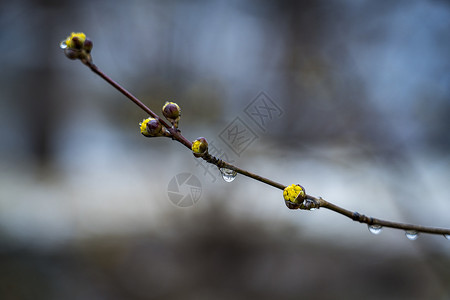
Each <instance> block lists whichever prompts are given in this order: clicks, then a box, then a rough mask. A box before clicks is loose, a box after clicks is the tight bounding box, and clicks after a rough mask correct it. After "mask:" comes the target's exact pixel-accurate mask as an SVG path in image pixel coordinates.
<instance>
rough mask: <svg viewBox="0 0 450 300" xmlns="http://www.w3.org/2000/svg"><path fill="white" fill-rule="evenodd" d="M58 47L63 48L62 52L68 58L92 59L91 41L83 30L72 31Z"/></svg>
mask: <svg viewBox="0 0 450 300" xmlns="http://www.w3.org/2000/svg"><path fill="white" fill-rule="evenodd" d="M60 47H61V48H62V49H64V54H65V55H66V56H67V57H68V58H70V59H81V60H87V61H91V60H92V58H91V54H90V53H91V50H92V47H93V43H92V41H91V40H90V39H88V38H87V37H86V35H85V34H84V33H83V32H77V33H75V32H72V34H71V35H70V36H68V37H67V38H66V39H65V40H64V41H62V42H61V43H60Z"/></svg>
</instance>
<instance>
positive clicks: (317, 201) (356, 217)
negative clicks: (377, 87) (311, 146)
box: [82, 60, 450, 237]
mask: <svg viewBox="0 0 450 300" xmlns="http://www.w3.org/2000/svg"><path fill="white" fill-rule="evenodd" d="M82 62H83V63H84V64H85V65H86V66H88V67H89V68H90V69H91V70H92V71H93V72H94V73H96V74H97V75H99V76H100V77H101V78H103V79H104V80H106V82H108V83H109V84H111V85H112V86H113V87H114V88H116V89H117V90H118V91H119V92H121V93H122V94H124V95H125V96H126V97H127V98H128V99H130V100H131V101H133V102H134V103H135V104H136V105H138V106H139V107H140V108H141V109H142V110H144V111H145V112H146V113H148V114H149V115H150V116H152V117H153V118H155V119H157V120H159V122H160V123H161V124H162V125H163V126H164V127H166V128H167V130H168V131H169V132H170V133H171V136H172V139H174V140H176V141H178V142H180V143H181V144H183V145H184V146H186V147H187V148H189V149H191V148H192V142H190V141H189V140H188V139H186V138H185V137H184V136H183V135H182V134H181V132H180V131H179V130H177V129H175V128H173V127H172V126H170V125H168V124H167V123H166V122H165V121H164V120H163V119H161V118H160V117H159V116H158V115H157V114H155V113H154V112H153V111H152V110H151V109H149V108H148V107H147V106H146V105H145V104H144V103H142V102H141V101H140V100H139V99H137V98H136V97H135V96H133V95H132V94H131V93H130V92H128V91H127V90H126V89H124V88H123V87H122V86H121V85H119V84H118V83H117V82H115V81H114V80H112V79H111V78H110V77H109V76H107V75H106V74H105V73H103V72H102V71H101V70H100V69H99V68H98V67H97V66H96V65H94V64H93V63H92V61H90V60H82ZM202 158H203V159H204V160H205V161H207V162H208V163H211V164H214V165H216V166H217V167H218V168H219V169H220V168H227V169H230V170H234V171H236V172H237V173H239V174H242V175H244V176H247V177H250V178H252V179H255V180H258V181H260V182H263V183H265V184H268V185H271V186H273V187H276V188H278V189H280V190H284V189H285V188H286V186H285V185H283V184H281V183H278V182H275V181H273V180H270V179H268V178H265V177H262V176H259V175H257V174H254V173H251V172H249V171H246V170H244V169H241V168H238V167H237V166H234V165H232V164H230V163H227V162H224V161H223V160H221V159H218V158H216V157H214V156H212V155H210V154H209V153H206V155H204V156H203V157H202ZM306 199H309V200H311V201H313V203H314V204H313V206H312V208H319V207H323V208H326V209H329V210H332V211H334V212H336V213H338V214H341V215H344V216H346V217H348V218H350V219H352V220H353V221H357V222H360V223H365V224H367V225H369V226H374V225H378V226H382V227H390V228H396V229H402V230H405V231H408V232H409V231H411V232H412V233H415V232H423V233H430V234H441V235H445V236H446V237H447V236H448V235H450V229H446V228H435V227H426V226H420V225H413V224H405V223H398V222H392V221H385V220H381V219H376V218H372V217H367V216H365V215H362V214H359V213H357V212H352V211H349V210H347V209H344V208H342V207H339V206H337V205H335V204H333V203H331V202H328V201H325V200H324V199H322V198H316V197H314V196H310V195H306ZM302 209H307V208H302ZM308 209H309V208H308Z"/></svg>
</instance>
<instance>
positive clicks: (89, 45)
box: [83, 38, 94, 53]
mask: <svg viewBox="0 0 450 300" xmlns="http://www.w3.org/2000/svg"><path fill="white" fill-rule="evenodd" d="M93 46H94V44H93V43H92V41H91V40H90V39H88V38H86V40H85V41H84V44H83V49H84V50H85V51H86V52H87V53H90V52H91V50H92V47H93Z"/></svg>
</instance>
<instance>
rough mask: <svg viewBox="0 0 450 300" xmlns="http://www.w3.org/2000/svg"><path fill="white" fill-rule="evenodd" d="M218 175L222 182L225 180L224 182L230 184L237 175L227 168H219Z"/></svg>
mask: <svg viewBox="0 0 450 300" xmlns="http://www.w3.org/2000/svg"><path fill="white" fill-rule="evenodd" d="M220 173H221V174H222V178H223V180H225V181H226V182H232V181H233V180H234V179H235V178H236V175H237V172H236V171H234V170H230V169H227V168H221V169H220Z"/></svg>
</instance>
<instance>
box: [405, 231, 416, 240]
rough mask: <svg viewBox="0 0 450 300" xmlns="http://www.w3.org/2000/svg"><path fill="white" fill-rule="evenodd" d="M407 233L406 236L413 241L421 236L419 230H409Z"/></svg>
mask: <svg viewBox="0 0 450 300" xmlns="http://www.w3.org/2000/svg"><path fill="white" fill-rule="evenodd" d="M405 235H406V237H407V238H408V239H409V240H411V241H414V240H416V239H417V237H418V236H419V234H418V233H417V231H414V230H407V231H406V232H405Z"/></svg>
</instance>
